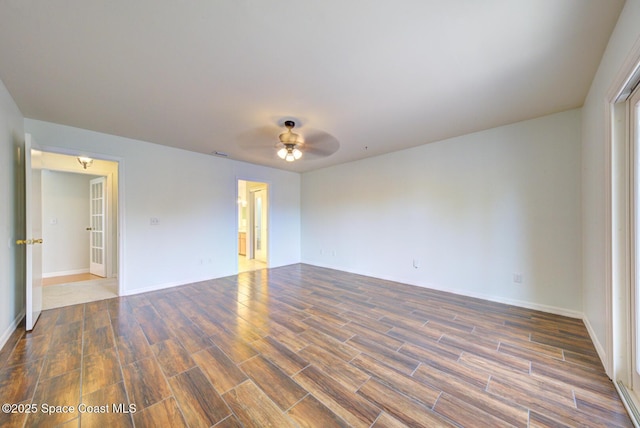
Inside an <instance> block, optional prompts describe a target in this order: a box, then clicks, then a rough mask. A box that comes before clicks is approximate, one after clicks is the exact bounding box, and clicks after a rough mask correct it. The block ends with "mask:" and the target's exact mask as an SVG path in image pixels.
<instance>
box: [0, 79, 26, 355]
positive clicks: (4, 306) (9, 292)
mask: <svg viewBox="0 0 640 428" xmlns="http://www.w3.org/2000/svg"><path fill="white" fill-rule="evenodd" d="M23 149H24V129H23V119H22V114H21V113H20V110H19V109H18V107H17V106H16V104H15V102H14V101H13V99H12V98H11V95H9V93H8V92H7V89H6V87H5V86H4V84H3V83H2V82H1V81H0V201H1V202H0V349H1V348H2V346H3V345H4V344H5V342H6V340H7V338H8V337H9V335H10V334H11V333H12V332H13V330H14V328H15V326H16V324H17V322H19V321H20V319H21V318H22V315H24V304H25V300H24V299H25V296H24V285H23V284H24V273H23V269H24V247H18V246H16V245H15V241H16V239H25V237H24V236H22V234H23V233H24V220H23V213H22V211H20V209H19V207H21V206H23V205H24V199H23V196H22V199H21V196H20V190H21V189H24V174H23V173H22V172H21V171H22V169H23V168H24V164H22V155H23V152H22V150H23Z"/></svg>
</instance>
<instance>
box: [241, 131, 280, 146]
mask: <svg viewBox="0 0 640 428" xmlns="http://www.w3.org/2000/svg"><path fill="white" fill-rule="evenodd" d="M281 133H282V129H281V128H278V127H277V126H260V127H258V128H253V129H250V130H248V131H245V132H242V133H240V134H238V136H237V137H236V142H237V144H238V146H239V147H241V148H243V149H249V150H260V149H269V150H272V149H274V148H275V147H277V146H278V145H279V144H280V143H279V141H278V135H280V134H281Z"/></svg>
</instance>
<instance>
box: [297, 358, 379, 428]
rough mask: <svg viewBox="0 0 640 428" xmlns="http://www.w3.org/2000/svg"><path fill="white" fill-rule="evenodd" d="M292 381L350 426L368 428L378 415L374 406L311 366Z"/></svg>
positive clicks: (377, 409) (377, 410)
mask: <svg viewBox="0 0 640 428" xmlns="http://www.w3.org/2000/svg"><path fill="white" fill-rule="evenodd" d="M293 379H294V380H295V381H296V382H298V384H300V385H301V386H302V387H304V388H305V389H306V390H307V391H309V392H310V393H311V394H313V395H314V396H315V397H316V398H317V399H318V400H320V401H321V402H322V403H323V404H324V405H325V406H327V407H328V408H329V409H330V410H331V411H332V412H333V413H335V414H337V415H338V416H340V417H341V418H342V419H344V420H345V421H347V423H349V424H351V425H352V426H356V427H368V426H370V425H371V424H372V423H373V422H374V421H375V420H376V418H377V417H378V415H379V414H380V409H379V408H377V407H376V406H375V405H373V404H371V403H370V402H369V401H367V400H365V399H363V398H362V397H360V396H358V395H356V394H354V393H353V392H351V391H349V390H348V389H347V388H345V387H344V386H342V385H341V384H339V383H338V382H336V381H334V380H333V379H331V378H330V377H328V376H325V375H323V374H322V372H321V371H320V370H319V369H316V368H315V367H314V366H313V365H311V366H309V367H307V368H306V369H304V370H302V371H301V372H300V373H298V374H297V375H295V376H294V377H293Z"/></svg>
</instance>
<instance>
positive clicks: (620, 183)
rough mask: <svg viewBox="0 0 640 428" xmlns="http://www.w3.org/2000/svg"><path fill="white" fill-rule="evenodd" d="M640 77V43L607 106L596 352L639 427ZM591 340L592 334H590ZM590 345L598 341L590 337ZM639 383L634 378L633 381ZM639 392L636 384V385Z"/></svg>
mask: <svg viewBox="0 0 640 428" xmlns="http://www.w3.org/2000/svg"><path fill="white" fill-rule="evenodd" d="M639 77H640V41H638V42H637V43H636V45H635V46H634V47H633V48H632V50H631V52H630V54H629V56H628V57H627V58H626V60H625V62H624V63H623V65H622V67H621V68H620V71H619V72H618V74H617V75H616V77H615V78H614V79H613V82H612V84H611V85H610V87H609V90H608V91H607V94H606V103H605V114H606V120H605V128H606V129H605V131H606V137H607V138H606V140H605V153H604V155H605V156H604V158H605V159H604V161H605V162H604V166H605V171H604V172H605V174H604V175H605V183H604V193H605V198H606V202H607V204H606V205H605V212H604V215H605V219H604V220H605V225H606V228H605V231H604V232H605V236H604V244H605V248H604V250H605V277H604V288H605V294H604V299H605V317H604V321H605V326H604V327H605V328H606V338H605V339H606V343H605V344H604V349H599V348H597V350H598V354H599V355H600V357H601V359H602V362H603V365H604V368H605V371H606V373H607V375H608V376H609V377H610V378H611V379H612V380H613V383H614V386H615V387H616V389H617V391H618V394H619V395H620V397H621V398H622V402H623V403H624V405H625V407H626V409H627V411H628V413H629V415H630V416H631V417H632V420H633V421H634V424H637V423H638V422H640V412H639V410H638V409H639V408H640V401H639V400H638V392H640V391H636V392H634V391H632V390H631V388H632V387H633V384H634V379H633V378H634V373H633V371H634V366H635V364H634V361H635V358H636V355H635V354H636V352H635V348H636V346H635V343H636V338H635V337H634V336H636V334H637V333H636V332H635V328H634V326H635V325H636V319H635V315H634V314H635V311H636V304H637V302H636V296H635V294H636V293H635V288H636V281H637V280H636V278H635V276H636V260H635V259H636V254H635V252H636V248H635V244H636V243H635V242H634V241H635V239H633V238H631V237H632V236H635V234H636V230H635V229H636V228H637V227H638V225H636V216H637V214H638V213H636V212H635V208H636V206H640V205H638V203H639V202H640V201H637V200H636V198H637V197H638V196H637V193H638V189H637V188H636V187H637V186H636V185H635V184H636V182H635V178H636V174H637V170H639V169H640V161H639V160H637V159H635V157H636V156H637V155H638V154H637V153H636V154H634V150H635V149H636V147H634V144H632V139H631V138H632V136H631V129H630V128H631V122H630V120H631V117H630V114H631V112H630V111H629V110H630V109H629V105H630V102H629V101H628V100H629V98H630V97H629V96H630V95H631V90H632V89H633V86H634V84H633V83H634V81H637V79H638V78H639ZM592 336H593V334H592ZM594 342H596V340H595V338H594ZM636 383H637V379H636ZM636 387H638V385H636Z"/></svg>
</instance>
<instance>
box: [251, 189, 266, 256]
mask: <svg viewBox="0 0 640 428" xmlns="http://www.w3.org/2000/svg"><path fill="white" fill-rule="evenodd" d="M251 193H252V196H253V227H254V233H253V249H254V253H253V258H255V259H256V260H260V261H262V262H266V261H267V224H268V223H267V198H266V193H267V191H266V190H264V189H260V190H256V191H252V192H251Z"/></svg>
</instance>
